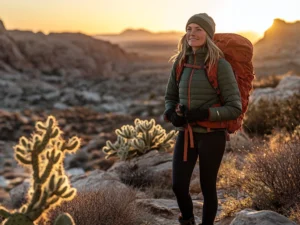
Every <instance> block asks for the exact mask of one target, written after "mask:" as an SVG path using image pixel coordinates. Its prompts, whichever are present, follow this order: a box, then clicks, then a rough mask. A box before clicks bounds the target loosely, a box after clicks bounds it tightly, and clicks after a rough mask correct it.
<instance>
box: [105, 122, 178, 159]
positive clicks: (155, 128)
mask: <svg viewBox="0 0 300 225" xmlns="http://www.w3.org/2000/svg"><path fill="white" fill-rule="evenodd" d="M134 124H135V127H134V126H131V125H125V126H122V127H121V129H117V130H116V131H115V133H116V134H117V136H118V137H117V141H116V142H115V143H111V142H110V141H107V142H106V146H105V147H103V149H102V150H103V152H104V153H105V154H107V156H106V158H110V157H117V158H119V159H120V160H129V159H132V158H134V157H137V156H140V155H143V154H146V153H147V152H149V151H151V150H154V149H157V150H159V151H167V150H168V149H170V148H171V147H172V146H173V144H174V140H173V138H174V137H175V135H176V132H175V131H174V130H172V131H170V132H169V133H168V134H166V131H165V130H164V129H163V128H162V127H161V126H160V125H158V124H157V125H155V120H154V119H151V120H150V121H148V120H144V121H142V120H140V119H135V121H134Z"/></svg>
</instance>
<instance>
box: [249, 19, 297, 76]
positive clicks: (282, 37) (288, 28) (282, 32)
mask: <svg viewBox="0 0 300 225" xmlns="http://www.w3.org/2000/svg"><path fill="white" fill-rule="evenodd" d="M299 30H300V21H297V22H295V23H287V22H285V21H283V20H280V19H275V20H274V22H273V25H272V26H271V27H270V28H269V29H268V30H266V31H265V33H264V37H263V38H262V39H261V40H259V41H258V42H257V43H256V44H255V45H254V58H253V62H254V68H255V71H256V73H257V75H271V74H285V73H287V72H289V71H293V72H295V73H298V74H299V73H300V45H299V39H300V33H299Z"/></svg>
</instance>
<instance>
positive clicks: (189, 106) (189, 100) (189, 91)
mask: <svg viewBox="0 0 300 225" xmlns="http://www.w3.org/2000/svg"><path fill="white" fill-rule="evenodd" d="M195 63H196V54H195V53H194V63H193V65H195ZM194 70H195V69H194V68H193V69H192V72H191V75H190V80H189V86H188V109H189V110H190V109H191V84H192V78H193V75H194Z"/></svg>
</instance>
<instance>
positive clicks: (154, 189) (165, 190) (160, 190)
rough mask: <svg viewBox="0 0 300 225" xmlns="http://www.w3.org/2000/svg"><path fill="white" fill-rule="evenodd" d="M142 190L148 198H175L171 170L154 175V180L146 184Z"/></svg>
mask: <svg viewBox="0 0 300 225" xmlns="http://www.w3.org/2000/svg"><path fill="white" fill-rule="evenodd" d="M144 191H145V193H146V195H147V196H149V198H166V199H175V195H174V192H173V189H172V172H171V171H166V172H164V173H160V174H159V176H155V180H154V182H153V183H152V184H151V185H149V186H147V187H146V188H145V190H144Z"/></svg>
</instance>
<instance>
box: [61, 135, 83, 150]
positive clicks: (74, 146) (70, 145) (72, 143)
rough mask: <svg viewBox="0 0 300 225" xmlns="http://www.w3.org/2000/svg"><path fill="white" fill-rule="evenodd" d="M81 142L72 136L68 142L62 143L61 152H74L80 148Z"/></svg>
mask: <svg viewBox="0 0 300 225" xmlns="http://www.w3.org/2000/svg"><path fill="white" fill-rule="evenodd" d="M80 144H81V141H80V138H78V137H76V136H74V137H72V138H71V139H69V140H68V142H64V143H63V145H62V147H61V151H68V152H69V153H74V152H76V151H77V150H78V149H79V147H80Z"/></svg>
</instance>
